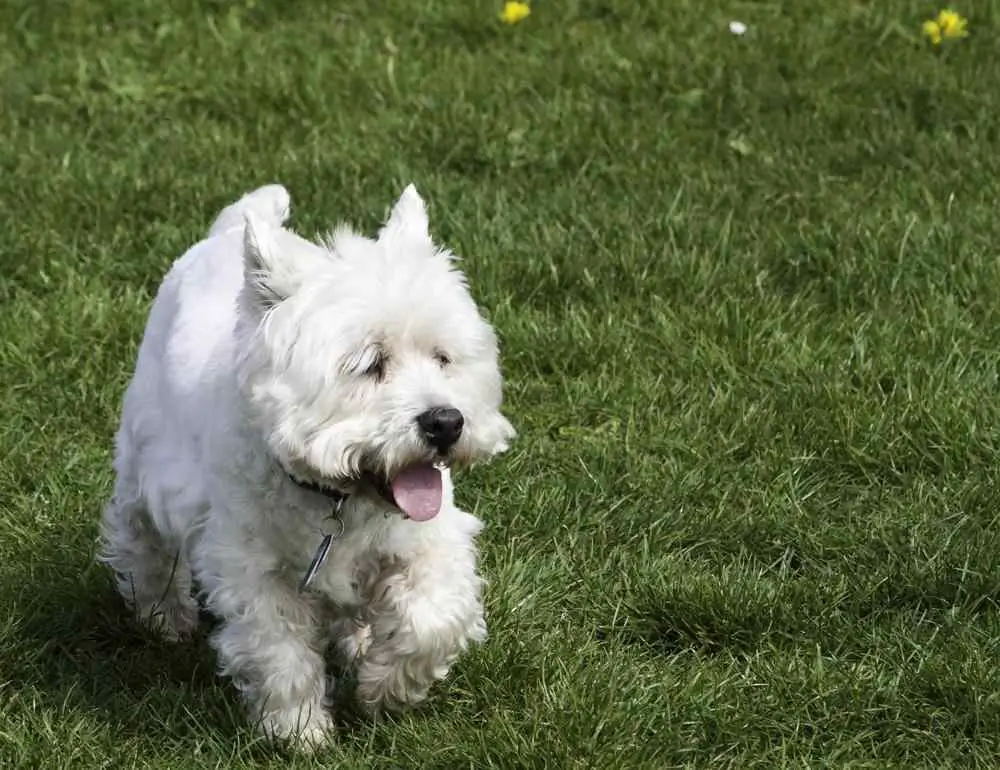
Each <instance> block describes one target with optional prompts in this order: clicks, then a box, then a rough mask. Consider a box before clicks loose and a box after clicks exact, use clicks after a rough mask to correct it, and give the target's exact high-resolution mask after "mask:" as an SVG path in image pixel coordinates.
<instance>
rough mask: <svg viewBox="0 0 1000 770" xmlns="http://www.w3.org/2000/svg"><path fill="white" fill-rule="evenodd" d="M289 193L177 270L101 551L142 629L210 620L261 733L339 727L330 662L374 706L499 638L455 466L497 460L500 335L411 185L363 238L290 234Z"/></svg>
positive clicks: (160, 302)
mask: <svg viewBox="0 0 1000 770" xmlns="http://www.w3.org/2000/svg"><path fill="white" fill-rule="evenodd" d="M290 206H291V200H290V197H289V194H288V192H287V191H286V190H285V188H284V187H282V186H280V185H268V186H265V187H262V188H260V189H257V190H255V191H253V192H250V193H248V194H246V195H244V196H243V197H242V198H240V199H239V200H238V201H236V202H235V203H233V204H232V205H230V206H228V207H227V208H225V209H223V210H222V212H221V213H220V214H219V215H218V217H217V219H216V220H215V222H214V223H213V225H212V226H211V228H210V230H209V231H208V235H207V237H206V238H205V239H204V240H202V241H201V242H200V243H197V244H196V245H194V246H193V247H192V248H191V249H190V250H188V251H187V252H186V253H185V254H184V255H183V256H181V257H180V259H178V260H177V261H176V262H175V263H174V264H173V266H172V268H171V269H170V271H169V272H168V273H167V275H166V277H165V279H164V281H163V283H162V285H161V286H160V288H159V291H158V293H157V296H156V299H155V301H154V303H153V306H152V308H151V310H150V314H149V318H148V322H147V326H146V330H145V334H144V336H143V340H142V343H141V345H140V348H139V352H138V357H137V362H136V367H135V371H134V374H133V377H132V379H131V381H130V383H129V385H128V388H127V390H126V393H125V397H124V402H123V409H122V417H121V423H120V427H119V429H118V432H117V434H116V437H115V446H116V452H115V465H114V467H115V473H116V480H115V485H114V491H113V496H112V498H111V500H110V502H109V503H108V505H107V507H106V508H105V511H104V513H103V517H102V520H101V534H100V551H99V556H98V559H99V561H101V562H102V563H104V564H106V565H107V566H109V567H110V568H111V569H112V570H113V571H114V573H115V575H116V576H117V588H118V591H119V593H120V594H121V595H122V597H124V599H125V600H126V602H127V603H128V604H129V605H131V607H132V608H133V609H134V611H135V613H136V614H137V615H138V617H139V618H140V619H141V620H143V621H144V622H147V623H149V624H150V625H151V626H152V628H153V629H154V630H155V631H157V632H159V634H161V635H162V636H163V637H164V638H166V639H170V640H178V639H183V638H185V637H188V636H190V635H191V633H192V632H193V631H194V630H195V629H196V626H197V624H198V620H199V601H198V600H199V598H200V600H201V603H202V604H203V605H204V608H205V609H206V610H207V611H208V612H209V613H211V614H212V615H214V616H215V617H216V618H217V619H218V620H219V621H220V622H219V624H218V628H217V630H216V631H215V632H214V633H213V634H212V636H211V643H212V646H213V647H214V649H215V652H216V654H217V658H218V664H219V670H220V672H221V674H222V675H223V676H226V677H228V678H230V679H231V681H232V682H233V683H234V684H235V686H236V688H237V689H238V690H239V692H240V694H241V696H242V699H243V701H244V702H245V704H246V707H247V709H248V712H249V718H250V719H251V720H252V721H253V722H254V723H255V725H257V727H258V729H259V730H261V731H262V732H263V733H264V734H265V735H267V736H269V737H271V738H274V739H278V740H282V741H287V742H289V743H291V744H293V745H297V746H299V747H301V748H306V749H311V748H315V747H317V746H320V745H322V744H323V743H324V742H325V741H326V740H328V738H329V733H330V727H331V724H332V719H331V716H330V714H329V711H328V707H329V705H330V704H329V688H328V686H327V672H326V662H325V660H326V653H327V652H329V651H330V650H332V651H333V653H334V654H335V655H336V656H339V658H340V660H341V661H342V663H343V665H344V666H346V667H348V670H350V671H352V672H353V674H354V679H355V681H356V695H355V698H356V701H357V703H358V704H360V706H362V707H363V709H364V710H366V711H368V712H372V713H377V712H378V711H380V710H389V711H395V710H399V709H402V708H404V707H407V706H410V705H413V704H417V703H419V702H421V701H422V700H424V699H425V698H426V697H427V694H428V690H429V688H430V687H431V686H432V684H433V683H434V682H435V681H438V680H440V679H442V678H444V677H445V676H446V675H447V673H448V670H449V668H450V666H451V665H452V663H453V662H454V661H455V660H456V658H457V657H458V656H459V655H460V654H461V653H462V652H463V651H464V650H466V649H467V648H468V647H469V645H470V644H471V643H474V642H480V641H482V640H483V639H485V637H486V624H485V621H484V616H483V603H482V588H483V581H482V578H481V577H480V575H479V574H478V571H477V550H476V544H475V538H476V535H477V534H478V533H479V532H480V530H481V528H482V523H481V522H480V521H479V519H477V518H476V517H474V516H473V515H471V514H469V513H467V512H465V511H462V510H460V509H459V508H457V507H456V506H455V504H454V501H453V491H452V490H453V487H452V478H451V472H452V470H453V469H457V468H460V467H464V466H468V465H469V464H471V463H474V462H477V461H481V460H486V459H488V458H490V457H493V456H494V455H497V454H499V453H500V452H503V451H504V450H506V449H507V448H508V445H509V442H510V441H511V440H512V439H513V438H514V437H515V431H514V428H513V427H512V425H511V423H510V422H509V421H508V420H507V419H506V418H505V417H504V416H503V415H502V414H501V412H500V409H501V402H502V376H501V373H500V368H499V364H498V344H497V338H496V334H495V332H494V330H493V328H492V327H491V325H490V324H489V323H488V322H487V321H486V320H485V319H484V317H483V316H482V315H481V313H480V311H479V309H478V307H477V305H476V304H475V302H474V300H473V299H472V297H471V296H470V294H469V291H468V286H467V282H466V279H465V277H464V276H463V274H462V273H461V272H460V271H459V270H458V268H457V266H456V257H454V255H452V254H451V253H450V252H449V251H447V250H445V249H442V248H439V247H438V246H436V245H435V244H434V242H433V240H432V238H431V235H430V233H429V225H428V215H427V209H426V206H425V204H424V201H423V199H422V198H421V197H420V195H419V194H418V193H417V191H416V189H415V188H414V187H413V185H410V186H408V187H407V188H406V189H405V190H404V191H403V193H402V195H401V196H400V197H399V199H398V201H396V203H395V204H394V205H393V206H392V208H391V211H390V213H389V216H388V219H387V220H386V222H385V224H384V225H383V226H382V227H381V229H380V230H379V232H378V233H377V236H376V237H374V238H370V237H365V236H363V235H360V234H358V233H357V232H355V231H353V230H352V229H350V228H349V227H346V226H341V227H339V228H338V229H336V230H334V231H332V232H331V233H330V234H329V235H328V236H326V237H324V238H319V239H317V240H315V241H309V240H306V239H304V238H302V237H300V236H299V235H297V234H295V233H294V232H292V231H291V230H290V229H287V228H286V227H285V224H286V222H287V220H288V216H289V211H290Z"/></svg>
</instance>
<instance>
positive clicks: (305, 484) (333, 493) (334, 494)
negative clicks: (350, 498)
mask: <svg viewBox="0 0 1000 770" xmlns="http://www.w3.org/2000/svg"><path fill="white" fill-rule="evenodd" d="M285 475H287V476H288V478H289V479H291V480H292V482H293V483H294V484H295V485H296V486H298V487H301V488H302V489H305V490H308V491H310V492H315V493H316V494H317V495H323V497H326V498H327V499H329V500H332V501H333V502H334V503H342V502H344V500H346V499H347V495H346V494H345V493H344V492H341V491H340V490H339V489H330V488H329V487H324V486H321V485H320V484H316V483H315V482H312V481H303V480H302V479H298V478H296V477H295V476H293V475H292V474H291V473H288V471H285Z"/></svg>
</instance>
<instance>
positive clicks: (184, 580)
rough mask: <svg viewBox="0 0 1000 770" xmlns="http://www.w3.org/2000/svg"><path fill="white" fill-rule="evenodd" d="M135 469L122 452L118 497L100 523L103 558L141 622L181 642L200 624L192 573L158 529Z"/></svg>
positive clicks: (180, 553)
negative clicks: (192, 589)
mask: <svg viewBox="0 0 1000 770" xmlns="http://www.w3.org/2000/svg"><path fill="white" fill-rule="evenodd" d="M133 466H134V462H133V458H131V457H129V456H128V455H127V454H126V453H124V452H120V454H119V457H118V463H117V470H118V474H119V475H118V479H117V481H116V484H115V492H114V496H113V497H112V498H111V501H110V502H109V503H108V505H107V507H106V508H105V509H104V515H103V518H102V520H101V550H100V553H99V555H98V560H99V561H101V562H103V563H104V564H107V565H108V566H109V567H111V569H112V570H114V572H115V575H116V576H117V585H118V592H119V593H120V594H121V595H122V597H123V598H124V599H125V601H126V603H127V604H128V605H129V606H130V607H132V608H133V609H134V610H135V613H136V615H137V616H138V618H139V620H140V621H141V622H144V623H148V624H149V625H150V627H151V628H152V629H153V630H154V631H156V632H157V633H159V634H160V635H161V636H162V637H163V638H165V639H168V640H177V639H181V638H184V637H186V636H189V635H190V634H191V633H192V632H193V631H194V629H195V628H196V627H197V625H198V605H197V602H196V601H195V599H194V597H193V596H192V594H191V583H192V581H191V569H190V567H189V566H188V564H187V561H186V559H185V557H184V554H183V551H182V548H181V545H180V543H175V542H171V541H170V540H168V538H166V537H164V534H163V533H162V532H161V531H160V530H159V529H158V528H157V526H156V524H155V521H154V517H153V516H152V515H151V512H150V509H149V500H148V499H147V498H146V497H145V496H144V495H143V494H142V492H141V491H140V488H139V484H138V479H137V478H136V476H135V474H134V467H133Z"/></svg>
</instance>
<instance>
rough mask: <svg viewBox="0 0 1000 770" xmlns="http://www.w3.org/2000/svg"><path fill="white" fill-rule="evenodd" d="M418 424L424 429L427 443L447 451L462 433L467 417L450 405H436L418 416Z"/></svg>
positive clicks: (441, 450)
mask: <svg viewBox="0 0 1000 770" xmlns="http://www.w3.org/2000/svg"><path fill="white" fill-rule="evenodd" d="M417 425H419V426H420V430H421V431H423V434H424V438H425V439H426V440H427V443H428V444H430V445H431V446H432V447H434V448H435V449H437V450H438V451H439V452H444V451H447V450H448V449H451V447H452V446H454V445H455V442H456V441H458V439H459V436H461V435H462V427H463V426H464V425H465V418H464V417H463V416H462V413H461V412H460V411H458V410H457V409H454V408H453V407H450V406H435V407H434V408H432V409H428V410H427V411H426V412H422V413H421V414H420V415H418V417H417Z"/></svg>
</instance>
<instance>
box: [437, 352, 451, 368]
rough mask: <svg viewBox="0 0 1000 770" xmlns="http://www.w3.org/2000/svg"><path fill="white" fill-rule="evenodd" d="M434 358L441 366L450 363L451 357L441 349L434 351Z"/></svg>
mask: <svg viewBox="0 0 1000 770" xmlns="http://www.w3.org/2000/svg"><path fill="white" fill-rule="evenodd" d="M434 360H435V361H437V362H438V363H439V364H440V365H441V366H448V364H450V363H451V359H450V358H449V357H448V354H447V353H445V352H443V351H441V350H435V351H434Z"/></svg>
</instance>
